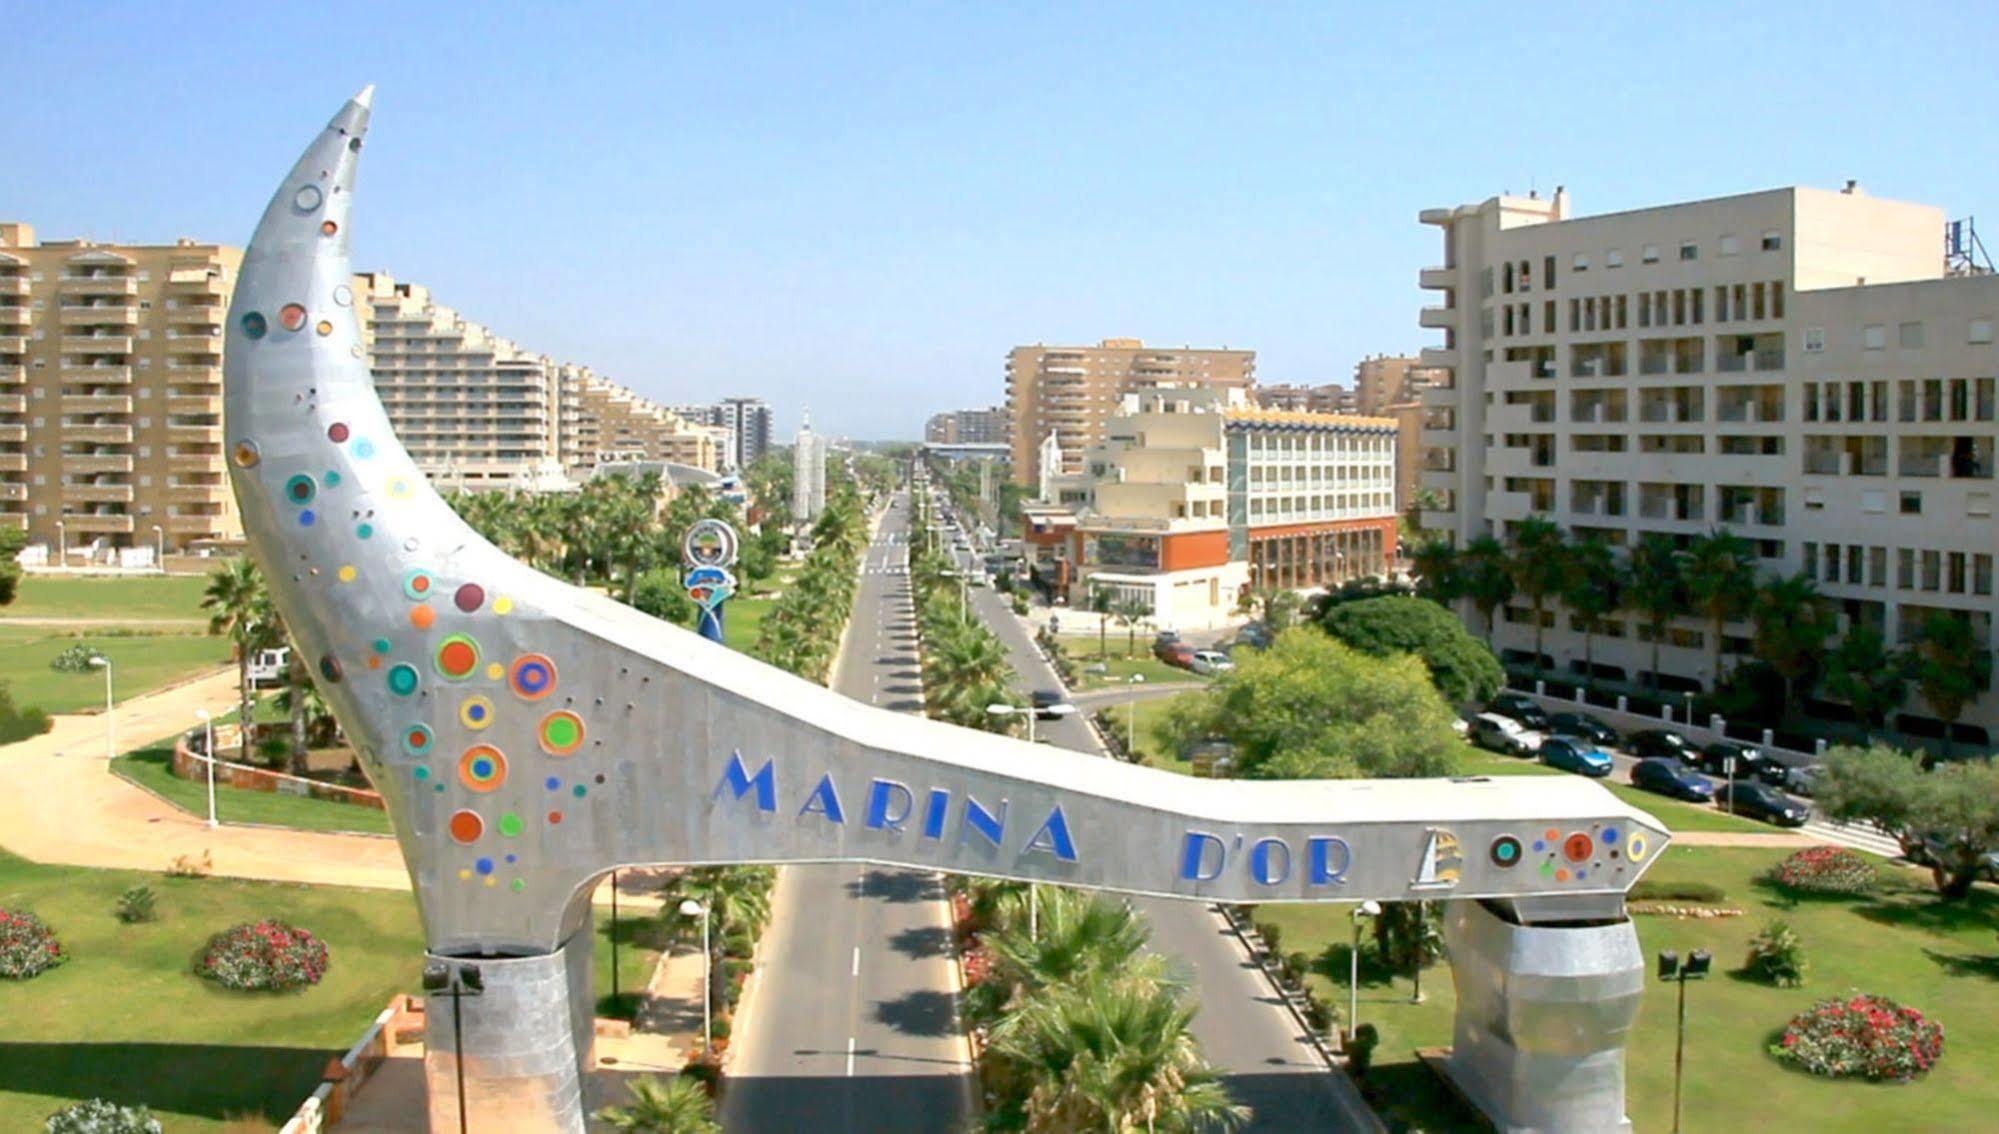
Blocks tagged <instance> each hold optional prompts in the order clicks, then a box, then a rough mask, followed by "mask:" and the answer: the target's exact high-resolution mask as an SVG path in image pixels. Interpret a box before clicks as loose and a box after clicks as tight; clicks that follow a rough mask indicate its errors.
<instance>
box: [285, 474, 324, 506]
mask: <svg viewBox="0 0 1999 1134" xmlns="http://www.w3.org/2000/svg"><path fill="white" fill-rule="evenodd" d="M318 492H319V486H318V485H316V484H314V483H313V482H312V478H311V477H309V476H307V475H305V474H304V473H299V474H298V475H297V476H294V477H292V478H291V479H290V480H288V481H286V482H285V499H287V500H289V501H291V502H292V503H294V504H310V503H312V498H313V497H314V496H315V495H317V494H318Z"/></svg>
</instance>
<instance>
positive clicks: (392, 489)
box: [389, 476, 410, 500]
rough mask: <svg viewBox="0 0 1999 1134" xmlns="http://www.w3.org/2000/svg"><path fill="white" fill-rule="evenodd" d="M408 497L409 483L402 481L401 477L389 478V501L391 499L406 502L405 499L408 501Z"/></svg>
mask: <svg viewBox="0 0 1999 1134" xmlns="http://www.w3.org/2000/svg"><path fill="white" fill-rule="evenodd" d="M409 495H410V482H409V481H407V480H404V479H403V478H402V477H399V476H398V477H391V478H390V479H389V497H390V499H393V500H407V499H409Z"/></svg>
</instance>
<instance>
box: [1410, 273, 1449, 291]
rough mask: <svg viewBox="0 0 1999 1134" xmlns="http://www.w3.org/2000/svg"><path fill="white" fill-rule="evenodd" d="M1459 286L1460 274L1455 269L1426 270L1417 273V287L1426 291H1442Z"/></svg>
mask: <svg viewBox="0 0 1999 1134" xmlns="http://www.w3.org/2000/svg"><path fill="white" fill-rule="evenodd" d="M1457 285H1458V273H1457V269H1455V268H1424V269H1423V270H1422V271H1420V272H1418V273H1416V286H1417V287H1420V288H1423V289H1424V290H1426V291H1442V290H1443V289H1445V288H1447V287H1456V286H1457Z"/></svg>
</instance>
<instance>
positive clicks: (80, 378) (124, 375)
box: [62, 366, 132, 386]
mask: <svg viewBox="0 0 1999 1134" xmlns="http://www.w3.org/2000/svg"><path fill="white" fill-rule="evenodd" d="M62 380H63V381H65V382H75V383H80V384H82V385H86V386H129V385H131V384H132V368H131V367H129V366H65V367H63V368H62Z"/></svg>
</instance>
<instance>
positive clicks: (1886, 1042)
mask: <svg viewBox="0 0 1999 1134" xmlns="http://www.w3.org/2000/svg"><path fill="white" fill-rule="evenodd" d="M1770 1054H1772V1055H1774V1056H1776V1057H1777V1058H1779V1059H1782V1060H1786V1061H1788V1062H1791V1063H1795V1064H1797V1065H1798V1066H1800V1067H1802V1068H1804V1069H1805V1070H1807V1071H1810V1072H1811V1073H1812V1074H1814V1075H1824V1076H1826V1077H1827V1078H1833V1079H1846V1078H1865V1079H1879V1080H1887V1081H1889V1082H1896V1083H1902V1082H1907V1081H1908V1080H1910V1079H1913V1078H1915V1077H1916V1076H1918V1075H1921V1074H1923V1073H1924V1072H1926V1071H1928V1070H1929V1069H1930V1068H1932V1067H1934V1066H1936V1062H1937V1060H1939V1059H1941V1058H1943V1025H1942V1024H1939V1023H1937V1022H1936V1021H1934V1020H1929V1019H1925V1018H1924V1017H1923V1014H1922V1013H1921V1012H1918V1011H1916V1010H1915V1009H1914V1008H1904V1007H1903V1006H1901V1005H1900V1004H1897V1003H1895V1002H1894V1001H1893V1000H1890V999H1888V998H1887V997H1885V996H1853V997H1850V998H1848V999H1845V1000H1821V1001H1819V1002H1818V1003H1817V1004H1814V1005H1812V1007H1811V1010H1810V1011H1807V1012H1801V1013H1799V1014H1798V1015H1797V1016H1795V1017H1793V1018H1792V1020H1791V1023H1790V1024H1789V1026H1787V1027H1786V1028H1785V1029H1784V1035H1783V1037H1782V1038H1781V1039H1779V1040H1778V1042H1776V1043H1775V1044H1773V1045H1771V1047H1770Z"/></svg>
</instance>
